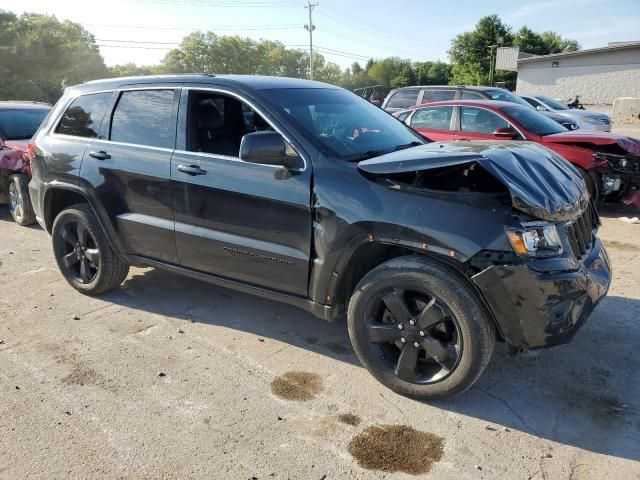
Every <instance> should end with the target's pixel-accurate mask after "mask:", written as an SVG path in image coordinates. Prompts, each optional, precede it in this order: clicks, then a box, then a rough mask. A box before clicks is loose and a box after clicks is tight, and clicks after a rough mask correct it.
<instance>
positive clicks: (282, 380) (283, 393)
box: [271, 372, 323, 402]
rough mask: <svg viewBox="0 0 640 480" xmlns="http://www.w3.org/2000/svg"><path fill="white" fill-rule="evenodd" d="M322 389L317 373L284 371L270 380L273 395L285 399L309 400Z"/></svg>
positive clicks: (320, 379)
mask: <svg viewBox="0 0 640 480" xmlns="http://www.w3.org/2000/svg"><path fill="white" fill-rule="evenodd" d="M322 389H323V386H322V378H320V375H318V374H317V373H309V372H286V373H284V374H282V375H279V376H277V377H276V378H274V379H273V382H271V391H272V392H273V393H274V395H276V396H278V397H280V398H284V399H285V400H297V401H302V402H304V401H307V400H311V399H313V398H315V396H316V395H317V394H318V393H320V392H321V391H322Z"/></svg>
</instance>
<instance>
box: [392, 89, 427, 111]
mask: <svg viewBox="0 0 640 480" xmlns="http://www.w3.org/2000/svg"><path fill="white" fill-rule="evenodd" d="M418 92H419V90H400V91H398V92H396V93H394V94H393V96H392V97H391V98H390V99H389V103H387V106H386V108H406V107H412V106H414V105H415V104H416V102H417V101H418Z"/></svg>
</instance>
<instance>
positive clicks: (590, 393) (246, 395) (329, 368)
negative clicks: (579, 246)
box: [0, 205, 640, 480]
mask: <svg viewBox="0 0 640 480" xmlns="http://www.w3.org/2000/svg"><path fill="white" fill-rule="evenodd" d="M623 214H625V213H624V212H617V211H609V212H608V213H607V214H606V218H604V219H603V223H604V225H603V228H602V230H601V237H602V238H603V239H604V241H605V243H606V244H607V245H608V248H609V252H610V255H611V257H612V260H613V263H614V282H613V286H612V288H611V291H610V293H609V296H608V297H607V298H606V299H605V300H604V301H603V302H602V303H601V304H600V305H599V306H598V307H597V309H596V310H595V312H594V314H593V315H592V317H591V318H590V320H589V322H588V323H587V324H586V325H585V327H584V328H583V329H582V330H581V331H580V332H579V334H578V335H577V336H576V338H575V339H574V341H573V342H572V343H571V344H569V345H566V346H562V347H558V348H555V349H552V350H548V351H544V352H540V353H537V354H534V355H531V354H528V355H527V354H523V355H518V356H515V357H513V356H509V355H508V353H507V349H506V348H505V347H504V346H503V345H499V346H498V348H497V349H496V354H495V355H494V358H493V361H492V362H491V364H490V365H489V368H488V370H487V372H486V373H485V374H484V376H483V377H482V378H481V380H480V381H479V383H478V384H477V385H476V386H475V387H474V388H473V389H471V390H470V391H469V392H467V393H466V394H464V395H463V396H461V397H459V398H456V399H454V400H451V401H445V402H438V403H432V404H427V403H421V402H417V401H414V400H409V399H406V398H403V397H400V396H398V395H395V394H394V393H392V392H391V391H389V390H386V389H385V388H384V387H382V386H381V385H379V384H378V383H377V382H376V381H374V380H373V378H372V377H370V376H369V375H368V374H367V372H366V371H365V370H364V369H363V368H362V367H360V366H359V364H358V361H357V359H356V358H355V356H354V355H353V351H352V349H351V347H350V345H349V341H348V336H347V333H346V330H345V327H344V325H341V324H329V323H325V322H323V321H321V320H316V319H314V318H312V317H311V316H310V315H308V314H306V313H305V312H303V311H300V310H297V309H295V308H293V307H289V306H286V305H281V304H278V303H274V302H270V301H267V300H262V299H259V298H255V297H251V296H248V295H244V294H239V293H236V292H233V291H229V290H225V289H222V288H216V287H212V286H210V285H207V284H204V283H199V282H197V281H194V280H191V279H186V278H183V277H178V276H175V275H172V274H169V273H166V272H162V271H159V270H153V269H137V268H136V269H132V270H131V273H130V275H129V277H128V279H127V280H126V282H125V283H124V285H123V286H122V287H121V288H120V289H119V290H117V291H114V292H111V293H109V294H106V295H104V296H101V297H99V298H90V297H85V296H83V295H81V294H79V293H77V292H75V291H74V290H73V289H71V287H69V286H68V285H67V284H66V283H65V281H64V280H63V279H62V277H61V276H60V274H59V273H58V270H57V268H56V266H55V263H54V260H53V257H52V252H51V247H50V240H49V237H48V235H47V234H46V233H45V232H44V231H42V230H41V229H39V228H37V227H34V228H23V227H19V226H17V225H15V224H14V223H12V222H11V221H10V219H9V215H8V212H7V209H6V206H4V205H2V206H0V239H1V241H0V262H1V264H0V291H1V292H2V294H0V399H1V400H0V478H3V479H5V478H6V479H12V480H13V479H22V478H42V479H58V478H65V479H66V478H74V479H75V478H78V479H93V478H96V479H98V478H99V479H103V478H127V479H134V478H135V479H142V478H163V479H173V478H176V479H177V478H207V479H211V478H215V479H252V478H258V479H270V478H276V479H286V478H291V479H312V480H321V479H325V480H329V479H345V478H385V477H386V478H394V479H395V478H415V477H413V475H410V474H407V473H389V472H390V471H392V470H394V468H398V469H400V470H405V471H410V472H418V474H420V475H424V476H425V477H428V478H438V479H481V478H486V479H509V480H514V479H522V480H527V479H529V480H531V479H539V480H542V479H572V480H580V479H604V478H614V479H617V480H624V479H639V478H640V462H639V460H640V400H639V399H640V377H639V375H638V371H640V353H639V350H638V343H639V342H638V340H639V338H640V255H639V252H640V225H628V224H625V223H623V222H622V221H620V220H619V219H617V218H616V216H618V215H623ZM627 215H628V214H627ZM276 378H277V379H278V380H277V381H276V382H275V383H274V385H273V386H272V382H273V381H274V379H276ZM287 382H289V383H287ZM296 389H298V390H296ZM299 389H302V391H301V390H299ZM287 392H288V393H287ZM288 398H290V399H288ZM376 425H385V426H386V427H382V428H375V426H376ZM372 427H374V428H372ZM363 432H366V435H367V436H362V437H357V436H358V435H359V434H361V433H363ZM385 432H387V433H385ZM387 434H388V435H387ZM385 435H387V436H385ZM369 437H371V438H373V440H374V442H373V444H371V445H370V444H367V443H366V440H367V438H369ZM354 438H357V440H356V441H354ZM398 438H407V442H406V443H404V442H402V443H401V444H400V445H399V444H398V440H397V439H398ZM389 439H395V440H393V441H387V440H389ZM385 442H386V443H385ZM369 445H370V451H367V448H369ZM381 446H382V448H383V451H382V452H379V453H376V452H377V451H376V450H375V448H380V447H381ZM385 447H386V448H387V449H388V451H386V452H385V450H384V449H385ZM363 450H364V457H365V458H364V459H361V463H362V462H363V463H362V464H364V465H382V466H386V467H384V468H387V470H388V471H386V472H385V471H381V470H368V469H365V468H362V467H360V466H359V464H358V461H357V459H355V458H353V457H352V455H351V453H349V452H356V453H357V452H362V451H363ZM387 453H388V454H389V455H388V456H386V457H385V458H384V459H382V460H384V461H379V462H377V461H376V455H379V456H385V455H386V454H387ZM416 455H420V456H421V458H423V459H424V464H421V463H420V461H419V459H418V460H417V459H416ZM393 462H396V464H395V467H394V466H393V465H394V464H393ZM398 462H399V463H398ZM402 462H406V464H403V463H402ZM430 463H432V465H431V467H430V470H429V465H430ZM390 464H391V467H389V465H390ZM381 468H382V467H381ZM389 468H390V470H389ZM425 471H428V473H423V472H425Z"/></svg>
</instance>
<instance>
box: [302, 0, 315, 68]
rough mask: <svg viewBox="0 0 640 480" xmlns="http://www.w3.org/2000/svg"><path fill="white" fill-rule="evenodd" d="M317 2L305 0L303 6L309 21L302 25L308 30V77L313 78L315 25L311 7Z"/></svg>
mask: <svg viewBox="0 0 640 480" xmlns="http://www.w3.org/2000/svg"><path fill="white" fill-rule="evenodd" d="M318 5H319V3H311V0H307V4H306V5H305V6H304V8H308V9H309V23H308V24H307V25H305V26H304V28H305V30H308V31H309V79H310V80H313V31H314V30H315V29H316V26H315V25H314V24H313V19H312V16H311V14H312V13H313V9H314V8H315V7H317V6H318Z"/></svg>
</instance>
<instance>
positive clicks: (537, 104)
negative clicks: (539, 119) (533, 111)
mask: <svg viewBox="0 0 640 480" xmlns="http://www.w3.org/2000/svg"><path fill="white" fill-rule="evenodd" d="M522 98H524V99H525V101H526V102H527V103H528V104H529V105H531V106H532V107H533V108H537V107H541V106H542V104H541V103H540V102H538V101H537V100H535V99H533V98H529V97H522Z"/></svg>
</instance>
